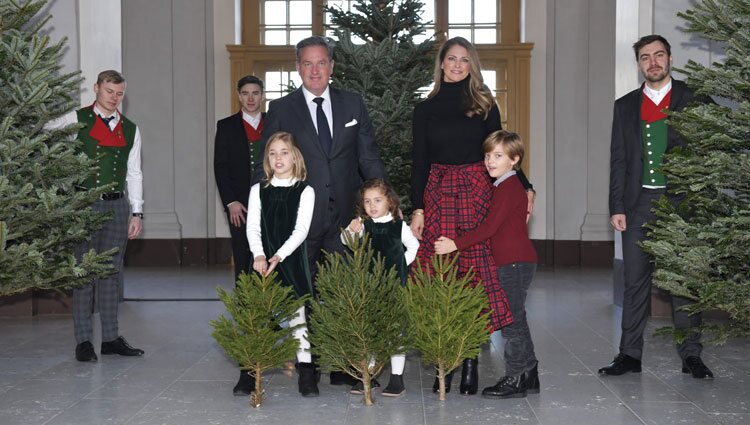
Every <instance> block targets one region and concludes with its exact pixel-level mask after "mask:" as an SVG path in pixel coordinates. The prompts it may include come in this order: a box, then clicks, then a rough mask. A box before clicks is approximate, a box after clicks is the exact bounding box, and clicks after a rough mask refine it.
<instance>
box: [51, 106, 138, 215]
mask: <svg viewBox="0 0 750 425" xmlns="http://www.w3.org/2000/svg"><path fill="white" fill-rule="evenodd" d="M94 113H95V114H97V115H101V116H103V117H104V118H109V117H110V116H114V119H112V120H111V121H110V122H109V129H110V130H114V129H115V127H117V123H119V122H120V113H119V112H118V111H115V113H114V115H108V114H105V113H104V112H103V111H101V110H100V109H99V108H97V107H96V105H94ZM77 122H78V114H77V111H70V112H68V113H67V114H65V115H63V116H61V117H60V118H57V119H55V120H52V121H50V122H49V123H47V124H46V125H45V126H44V128H45V129H48V130H52V129H58V128H63V127H67V126H69V125H71V124H75V123H77ZM125 182H126V183H127V187H128V201H129V202H130V208H131V209H132V212H134V213H142V212H143V172H142V171H141V130H140V129H139V128H138V126H137V125H136V126H135V138H134V139H133V147H131V148H130V153H129V154H128V172H127V174H126V175H125Z"/></svg>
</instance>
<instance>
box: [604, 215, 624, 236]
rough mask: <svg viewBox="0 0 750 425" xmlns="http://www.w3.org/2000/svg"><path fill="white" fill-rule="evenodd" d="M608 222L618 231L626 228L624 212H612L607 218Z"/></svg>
mask: <svg viewBox="0 0 750 425" xmlns="http://www.w3.org/2000/svg"><path fill="white" fill-rule="evenodd" d="M609 223H610V224H612V227H614V228H615V230H617V231H619V232H624V231H625V230H626V229H627V228H628V224H627V220H626V219H625V214H613V215H612V217H610V218H609Z"/></svg>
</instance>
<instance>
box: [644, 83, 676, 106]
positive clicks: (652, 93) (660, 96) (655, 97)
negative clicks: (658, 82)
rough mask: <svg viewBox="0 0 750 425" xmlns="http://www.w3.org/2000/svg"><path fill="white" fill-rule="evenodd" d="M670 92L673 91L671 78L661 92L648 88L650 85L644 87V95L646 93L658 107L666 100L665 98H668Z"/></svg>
mask: <svg viewBox="0 0 750 425" xmlns="http://www.w3.org/2000/svg"><path fill="white" fill-rule="evenodd" d="M670 90H672V78H670V79H669V82H668V83H667V84H666V85H665V86H664V87H662V88H661V89H659V90H654V89H652V88H651V87H649V86H648V84H644V85H643V93H645V94H646V96H648V98H649V99H651V101H652V102H654V104H655V105H658V104H659V103H660V102H661V101H662V100H664V96H666V95H667V93H669V91H670Z"/></svg>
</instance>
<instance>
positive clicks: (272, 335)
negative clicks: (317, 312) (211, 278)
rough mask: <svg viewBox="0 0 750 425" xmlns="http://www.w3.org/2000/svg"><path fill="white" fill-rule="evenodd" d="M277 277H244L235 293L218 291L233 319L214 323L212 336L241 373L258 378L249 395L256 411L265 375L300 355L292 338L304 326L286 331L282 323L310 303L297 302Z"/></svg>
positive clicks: (290, 289)
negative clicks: (240, 369) (243, 371)
mask: <svg viewBox="0 0 750 425" xmlns="http://www.w3.org/2000/svg"><path fill="white" fill-rule="evenodd" d="M276 276H277V274H276V272H272V273H271V274H270V275H268V276H261V275H260V274H258V273H253V274H252V275H247V274H246V273H242V274H241V275H240V278H239V279H238V280H237V286H235V288H234V291H233V292H228V291H226V290H224V289H223V288H221V287H219V288H217V289H216V292H218V294H219V299H221V301H222V302H223V303H224V306H225V307H226V309H227V312H228V313H229V316H230V317H231V318H228V317H226V316H224V315H221V316H219V318H218V319H216V320H212V321H211V326H212V327H213V329H214V330H213V332H212V333H211V335H212V336H213V337H214V339H215V340H216V342H217V343H218V344H219V345H220V346H221V348H223V349H224V351H225V352H226V353H227V355H228V356H229V357H231V358H233V359H234V360H236V361H237V362H239V364H240V367H241V368H242V370H247V371H248V373H250V374H251V375H253V376H254V377H255V391H253V392H252V393H251V394H250V405H251V406H253V407H259V406H260V405H261V404H262V403H263V400H264V399H265V397H264V391H263V372H264V371H266V370H268V369H273V368H277V367H280V366H282V365H284V363H286V361H287V360H289V359H291V358H294V357H295V355H296V354H297V350H298V349H299V341H297V340H296V339H294V337H293V335H292V334H293V333H294V331H295V330H296V329H297V328H299V327H300V326H303V325H298V326H293V327H290V326H286V327H283V326H282V323H283V322H286V321H288V320H289V319H290V318H293V317H294V316H295V315H296V314H297V311H298V310H299V309H300V308H301V307H302V306H304V305H305V302H306V301H307V300H308V299H309V296H304V297H300V298H298V297H297V296H296V294H295V293H294V289H293V288H292V287H289V286H282V285H280V284H279V283H278V281H277V279H276Z"/></svg>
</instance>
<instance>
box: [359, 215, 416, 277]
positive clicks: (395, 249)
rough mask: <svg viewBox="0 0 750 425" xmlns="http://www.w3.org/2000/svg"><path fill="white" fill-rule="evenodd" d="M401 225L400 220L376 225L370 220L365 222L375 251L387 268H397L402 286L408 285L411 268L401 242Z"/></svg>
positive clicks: (366, 230)
mask: <svg viewBox="0 0 750 425" xmlns="http://www.w3.org/2000/svg"><path fill="white" fill-rule="evenodd" d="M401 223H402V221H401V220H399V219H393V220H391V221H389V222H387V223H375V222H374V221H372V219H369V218H368V219H367V220H365V221H364V225H365V233H367V234H368V235H370V244H371V246H372V249H373V251H374V252H375V253H379V254H380V255H381V256H382V257H383V259H384V260H385V267H386V268H391V267H395V268H396V273H397V274H398V277H399V278H401V285H406V277H407V276H408V274H409V268H408V267H407V265H406V257H405V256H404V244H403V242H401V227H402V224H401Z"/></svg>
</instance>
